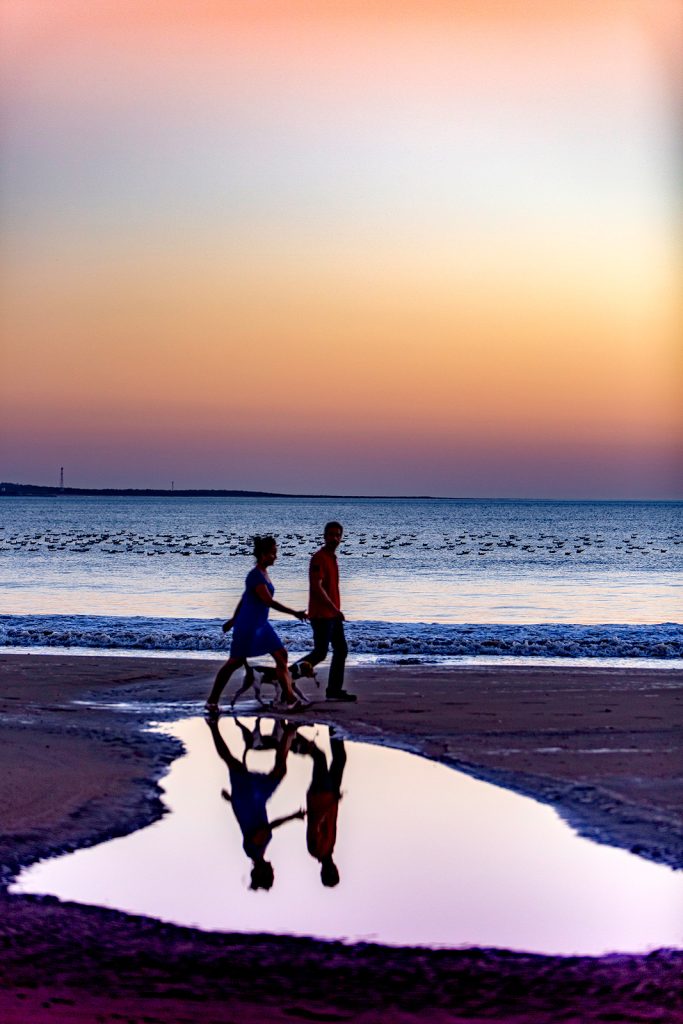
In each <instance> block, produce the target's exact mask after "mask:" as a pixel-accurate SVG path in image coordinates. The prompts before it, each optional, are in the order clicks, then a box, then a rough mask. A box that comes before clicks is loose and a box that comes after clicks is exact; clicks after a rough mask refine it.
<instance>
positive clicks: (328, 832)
mask: <svg viewBox="0 0 683 1024" xmlns="http://www.w3.org/2000/svg"><path fill="white" fill-rule="evenodd" d="M330 747H331V749H332V760H331V762H330V765H329V767H328V765H327V758H326V756H325V752H324V751H322V750H321V749H320V747H317V746H316V745H315V743H313V742H312V741H311V740H306V739H304V738H303V736H297V739H296V752H297V753H298V754H308V755H309V756H310V757H311V758H312V759H313V776H312V778H311V784H310V786H309V787H308V793H307V794H306V846H307V847H308V852H309V853H310V855H311V857H315V859H316V860H319V861H320V879H321V881H322V883H323V885H325V886H328V887H330V888H331V887H332V886H335V885H338V884H339V871H338V869H337V865H336V864H335V863H334V860H333V859H332V854H333V853H334V846H335V843H336V841H337V814H338V812H339V801H340V800H341V784H342V776H343V775H344V766H345V765H346V751H345V749H344V741H343V740H340V739H336V738H334V737H333V735H332V730H330Z"/></svg>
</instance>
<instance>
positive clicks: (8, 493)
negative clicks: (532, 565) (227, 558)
mask: <svg viewBox="0 0 683 1024" xmlns="http://www.w3.org/2000/svg"><path fill="white" fill-rule="evenodd" d="M65 497H66V498H68V497H75V498H84V497H85V498H310V499H314V500H318V501H322V500H327V499H329V500H330V501H469V502H486V501H497V502H500V503H501V504H502V503H506V504H510V505H515V504H523V503H524V502H528V503H529V504H533V503H535V502H537V503H543V504H546V503H547V504H557V505H562V504H566V505H576V504H586V505H591V504H599V505H605V504H614V505H629V504H630V505H650V504H652V503H653V502H661V503H662V504H665V505H676V504H681V503H682V502H683V499H682V498H505V497H495V498H491V497H471V496H466V497H453V496H451V495H435V494H286V493H284V492H283V491H244V490H226V489H216V488H214V489H211V488H208V487H207V488H200V489H192V488H183V489H182V490H178V489H177V488H174V489H173V490H168V489H164V488H162V487H45V486H43V485H41V484H16V483H11V482H9V481H6V480H3V481H0V498H65Z"/></svg>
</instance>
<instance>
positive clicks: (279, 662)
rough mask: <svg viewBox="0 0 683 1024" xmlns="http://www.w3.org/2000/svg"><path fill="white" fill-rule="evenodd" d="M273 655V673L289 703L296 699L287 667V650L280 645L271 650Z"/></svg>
mask: <svg viewBox="0 0 683 1024" xmlns="http://www.w3.org/2000/svg"><path fill="white" fill-rule="evenodd" d="M273 657H274V658H275V675H276V676H277V681H278V682H279V684H280V686H281V687H282V694H283V696H284V699H285V700H286V701H287V703H288V704H291V703H292V702H293V701H295V700H296V696H295V694H294V689H293V688H292V677H291V675H290V673H289V668H288V667H287V650H286V648H285V647H281V648H280V649H279V651H273Z"/></svg>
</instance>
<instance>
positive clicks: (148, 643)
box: [0, 496, 683, 664]
mask: <svg viewBox="0 0 683 1024" xmlns="http://www.w3.org/2000/svg"><path fill="white" fill-rule="evenodd" d="M329 519H339V520H340V521H341V522H342V523H343V524H344V527H345V533H344V540H343V543H342V546H341V548H340V551H339V562H340V569H341V575H342V596H343V600H344V608H345V611H346V614H347V618H348V620H349V625H348V636H349V641H350V648H351V652H352V654H353V655H354V656H355V657H357V658H361V659H362V658H366V657H367V658H374V659H378V658H379V659H386V658H388V659H392V658H398V659H400V660H404V661H405V660H418V661H423V660H443V659H459V658H485V657H493V658H498V657H508V658H509V657H514V658H520V657H525V658H526V657H529V658H542V657H553V658H557V657H568V658H573V659H577V658H624V659H632V658H641V659H642V658H648V659H658V660H665V661H666V662H667V663H669V664H670V663H671V661H672V659H673V660H676V659H681V658H683V627H682V626H681V623H682V622H683V589H682V588H683V503H682V502H568V501H563V502H556V501H474V500H472V501H468V500H449V499H374V498H362V499H357V498H342V499H331V498H330V499H327V498H325V499H323V498H320V499H309V498H139V497H114V498H100V497H71V496H58V497H51V498H3V499H0V646H3V647H4V648H5V649H8V648H11V649H15V648H22V649H34V650H40V649H45V648H61V647H70V648H73V649H80V650H91V649H97V650H112V651H116V650H131V651H132V650H138V651H144V650H147V651H158V652H161V651H174V650H176V651H180V650H182V651H184V652H187V653H194V652H216V653H220V652H224V651H225V650H226V640H225V638H224V637H223V635H222V634H221V632H220V622H221V621H222V620H223V619H224V618H226V617H227V615H228V614H229V613H230V612H231V611H232V609H233V607H234V605H235V604H236V602H237V600H238V599H239V596H240V593H241V590H242V584H243V581H244V577H245V576H246V574H247V572H248V571H249V569H250V568H251V566H252V558H251V555H250V550H251V548H250V538H251V537H252V536H253V535H254V534H255V533H273V534H274V535H275V536H276V537H277V538H278V543H279V558H278V561H277V563H276V565H275V567H274V569H273V570H272V578H273V582H274V583H275V586H276V590H277V597H278V598H279V599H280V600H282V601H283V602H285V603H286V604H288V605H290V606H293V607H305V605H306V594H307V565H308V558H309V556H310V554H311V552H312V551H314V550H315V549H316V547H318V546H319V544H320V543H321V532H322V527H323V525H324V523H325V522H326V521H327V520H329ZM273 618H274V619H277V620H278V623H277V629H278V631H279V632H280V633H281V635H282V637H283V639H284V640H285V642H286V643H287V644H288V646H289V647H290V649H291V650H292V651H293V652H296V651H302V650H305V649H306V648H307V647H308V641H309V635H310V633H309V627H308V626H307V625H305V624H301V623H298V622H295V621H293V620H292V619H284V618H281V617H279V616H277V615H274V616H273Z"/></svg>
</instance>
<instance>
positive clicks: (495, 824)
mask: <svg viewBox="0 0 683 1024" xmlns="http://www.w3.org/2000/svg"><path fill="white" fill-rule="evenodd" d="M163 731H164V732H169V733H171V734H172V735H174V736H177V737H179V738H180V739H181V740H182V742H183V743H184V745H185V747H186V751H187V753H186V754H185V755H184V756H182V757H180V758H178V760H177V761H175V762H174V764H173V765H172V766H171V769H170V772H169V774H168V775H167V777H166V778H165V779H164V780H163V789H164V792H165V795H164V801H165V803H166V804H167V806H168V808H169V810H170V813H168V814H167V815H166V816H165V817H164V818H163V819H162V820H161V821H159V822H156V823H155V824H154V825H151V826H149V827H147V828H143V829H141V830H140V831H138V832H135V833H133V834H132V835H130V836H126V837H123V838H120V839H114V840H112V841H110V842H106V843H103V844H101V845H100V846H97V847H93V848H91V849H88V850H80V851H77V852H76V853H72V854H68V855H66V856H63V857H59V858H56V859H53V860H49V861H44V862H42V863H40V864H37V865H35V866H34V867H32V868H31V869H29V870H28V871H26V872H24V874H23V875H21V876H20V878H19V880H18V881H17V883H16V884H15V885H14V886H13V888H12V892H15V893H18V892H20V893H46V894H50V895H54V896H57V897H59V898H60V899H62V900H73V901H76V902H78V903H87V904H95V905H99V906H105V907H111V908H115V909H119V910H125V911H128V912H131V913H136V914H144V915H147V916H151V917H156V918H159V919H161V920H164V921H171V922H175V923H177V924H183V925H192V926H195V927H199V928H202V929H206V930H217V931H225V932H227V931H241V932H269V933H274V934H290V935H311V936H317V937H319V938H335V939H346V940H349V941H358V940H373V941H379V942H383V943H387V944H391V945H428V946H449V947H456V946H496V947H501V948H507V949H515V950H527V951H532V952H545V953H561V954H589V955H597V954H602V953H606V952H615V951H622V952H627V951H628V952H636V951H646V950H651V949H654V948H658V947H662V946H670V947H680V946H681V945H683V873H681V872H674V871H672V870H671V869H669V868H666V867H661V866H659V865H655V864H651V863H648V862H647V861H644V860H641V859H640V858H638V857H636V856H634V855H632V854H629V853H627V852H625V851H623V850H616V849H612V848H610V847H606V846H600V845H597V844H595V843H592V842H590V841H589V840H586V839H581V838H579V837H577V836H576V835H575V834H574V833H573V832H572V830H571V829H570V828H569V827H568V826H567V825H566V824H564V823H563V822H562V821H561V820H560V818H559V817H558V816H557V814H556V813H555V812H554V811H553V810H552V809H551V808H548V807H545V806H543V805H541V804H538V803H536V802H534V801H533V800H530V799H527V798H525V797H521V796H517V795H516V794H514V793H510V792H508V791H507V790H504V789H500V788H498V787H496V786H492V785H489V784H487V783H484V782H478V781H476V780H474V779H471V778H469V777H468V776H467V775H464V774H462V773H460V772H456V771H453V770H452V769H450V768H447V767H444V766H443V765H439V764H436V763H434V762H431V761H427V760H425V759H423V758H420V757H416V756H415V755H412V754H407V753H405V752H403V751H400V750H392V749H388V748H386V747H376V746H371V745H369V744H363V743H352V742H349V741H344V740H342V739H341V738H338V737H336V736H335V735H334V734H332V735H330V730H329V729H328V728H327V727H326V726H316V725H308V726H303V727H300V728H299V729H298V731H297V730H296V728H295V727H294V726H292V727H284V726H283V725H282V723H275V722H274V721H272V720H268V719H260V720H257V719H254V718H249V719H246V718H245V719H240V720H239V721H237V720H234V719H229V718H224V719H221V720H220V722H219V723H214V724H213V725H209V724H207V723H206V722H205V721H203V720H202V719H196V718H195V719H185V720H183V721H181V722H177V723H174V724H173V725H172V726H164V727H163Z"/></svg>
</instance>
